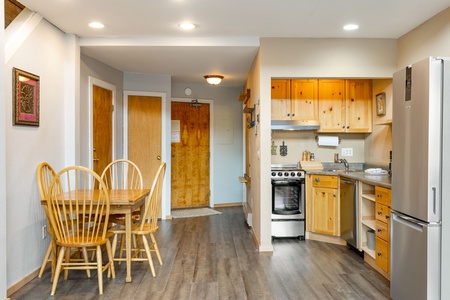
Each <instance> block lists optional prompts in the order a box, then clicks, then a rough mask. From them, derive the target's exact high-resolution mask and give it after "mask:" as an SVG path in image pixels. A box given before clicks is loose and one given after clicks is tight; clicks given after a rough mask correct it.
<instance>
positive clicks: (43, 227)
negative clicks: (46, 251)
mask: <svg viewBox="0 0 450 300" xmlns="http://www.w3.org/2000/svg"><path fill="white" fill-rule="evenodd" d="M46 237H47V225H44V226H42V239H45V238H46Z"/></svg>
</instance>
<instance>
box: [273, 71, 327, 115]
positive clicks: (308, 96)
mask: <svg viewBox="0 0 450 300" xmlns="http://www.w3.org/2000/svg"><path fill="white" fill-rule="evenodd" d="M317 83H318V80H317V79H273V80H272V92H271V97H272V102H271V105H272V120H303V121H317V120H318V113H319V111H318V96H317V95H318V86H317Z"/></svg>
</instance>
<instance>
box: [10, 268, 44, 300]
mask: <svg viewBox="0 0 450 300" xmlns="http://www.w3.org/2000/svg"><path fill="white" fill-rule="evenodd" d="M39 271H40V268H39V269H37V270H35V271H33V272H31V273H30V274H28V275H27V276H25V277H24V278H22V279H21V280H19V281H18V282H16V283H14V284H13V285H12V286H10V287H9V288H8V289H7V290H6V296H7V297H10V296H11V295H12V294H14V293H15V292H17V291H18V290H19V289H21V288H22V287H24V286H25V285H26V284H27V283H28V282H30V281H31V280H33V279H34V278H36V277H37V276H38V275H39Z"/></svg>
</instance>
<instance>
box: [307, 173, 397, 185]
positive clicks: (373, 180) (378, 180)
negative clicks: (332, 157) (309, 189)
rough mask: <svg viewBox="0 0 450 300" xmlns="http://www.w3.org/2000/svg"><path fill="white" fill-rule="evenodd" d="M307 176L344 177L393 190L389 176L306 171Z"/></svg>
mask: <svg viewBox="0 0 450 300" xmlns="http://www.w3.org/2000/svg"><path fill="white" fill-rule="evenodd" d="M306 174H319V175H335V176H342V177H346V178H350V179H356V180H359V181H362V182H365V183H368V184H373V185H378V186H382V187H385V188H389V189H390V188H391V177H390V176H389V175H388V174H384V175H374V174H367V173H365V172H364V171H345V170H339V171H326V170H323V171H306Z"/></svg>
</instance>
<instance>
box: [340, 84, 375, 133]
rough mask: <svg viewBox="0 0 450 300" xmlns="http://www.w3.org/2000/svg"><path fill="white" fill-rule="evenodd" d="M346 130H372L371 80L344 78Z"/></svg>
mask: <svg viewBox="0 0 450 300" xmlns="http://www.w3.org/2000/svg"><path fill="white" fill-rule="evenodd" d="M345 104H346V107H345V108H346V109H345V112H346V121H347V127H346V130H347V132H372V80H366V79H348V80H346V103H345Z"/></svg>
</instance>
